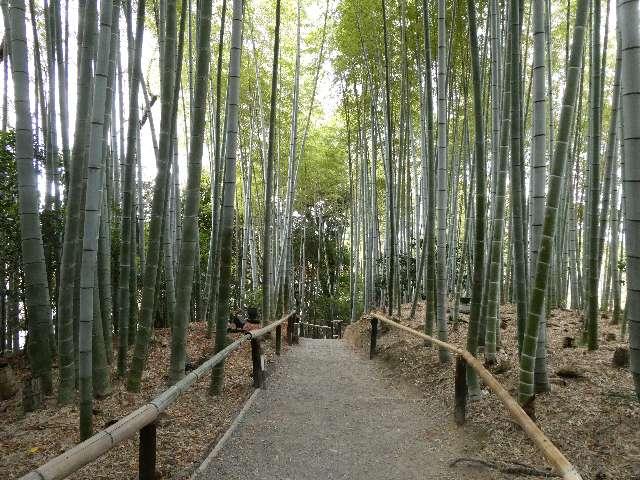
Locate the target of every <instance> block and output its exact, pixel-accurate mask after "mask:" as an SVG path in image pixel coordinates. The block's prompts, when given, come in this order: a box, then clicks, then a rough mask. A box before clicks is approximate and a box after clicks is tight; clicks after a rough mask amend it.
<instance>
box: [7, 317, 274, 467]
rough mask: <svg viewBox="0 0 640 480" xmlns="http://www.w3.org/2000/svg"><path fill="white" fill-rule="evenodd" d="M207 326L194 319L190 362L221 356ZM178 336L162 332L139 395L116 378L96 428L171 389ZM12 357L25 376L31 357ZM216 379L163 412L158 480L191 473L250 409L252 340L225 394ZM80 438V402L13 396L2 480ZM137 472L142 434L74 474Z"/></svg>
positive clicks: (232, 369) (233, 361)
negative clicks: (213, 389)
mask: <svg viewBox="0 0 640 480" xmlns="http://www.w3.org/2000/svg"><path fill="white" fill-rule="evenodd" d="M205 329H206V325H205V324H204V323H191V324H189V330H188V342H187V345H188V348H187V361H188V362H191V363H192V364H194V365H195V366H197V365H199V364H200V363H202V362H203V361H204V360H206V359H207V358H208V357H210V356H211V355H212V354H213V340H212V339H208V338H206V336H205ZM170 338H171V337H170V332H169V330H168V329H158V330H156V331H155V332H154V339H153V341H152V345H151V349H150V354H149V361H148V368H147V371H146V372H145V373H144V375H143V380H142V390H141V392H140V393H139V394H131V393H128V392H127V391H126V390H125V388H124V384H123V382H122V380H118V379H116V377H115V374H114V375H112V379H113V380H112V381H113V383H112V387H113V388H112V393H111V394H110V395H108V396H107V397H105V398H103V399H99V400H96V401H95V403H94V414H95V415H94V429H95V431H98V430H100V429H102V428H105V427H106V426H108V425H110V424H111V423H113V422H114V421H117V420H119V419H120V418H122V417H124V416H125V415H127V414H128V413H130V412H132V411H133V410H135V409H136V408H138V407H140V406H141V405H143V404H144V403H146V402H148V401H149V400H151V399H152V398H154V397H155V396H156V395H158V394H159V393H161V392H162V391H163V390H165V389H166V388H167V380H168V377H167V374H166V373H167V371H168V365H169V351H170V346H169V345H170ZM270 343H271V342H269V341H267V342H265V347H264V349H263V351H264V353H265V355H266V359H267V361H269V359H270V358H272V355H273V350H272V348H271V345H270ZM283 347H284V345H283ZM284 348H286V347H284ZM9 361H10V363H11V364H12V366H13V368H14V370H15V372H16V375H17V376H18V378H19V379H20V378H21V377H22V376H24V375H25V374H26V371H25V369H24V363H25V359H24V358H23V357H21V356H16V357H13V358H10V359H9ZM54 372H56V371H55V370H54ZM208 383H209V382H208V377H207V378H205V379H203V380H201V381H199V382H197V383H196V384H194V385H192V387H191V388H190V389H189V390H188V391H187V392H185V393H184V394H183V395H182V396H181V397H180V398H179V399H178V400H177V402H176V403H175V404H174V405H173V406H172V407H170V408H169V409H168V410H167V411H166V412H164V413H162V414H161V415H160V418H159V421H158V430H157V439H158V451H157V455H158V456H157V475H158V476H157V478H158V479H169V478H171V479H180V478H188V477H189V476H190V475H191V473H192V472H193V470H195V468H197V466H198V465H199V464H200V462H201V461H202V460H203V459H204V458H205V457H206V455H207V454H208V453H209V451H210V450H211V448H212V446H213V445H215V443H216V441H217V439H218V438H219V437H220V436H221V435H222V434H223V433H224V431H225V430H226V429H227V427H228V426H229V425H230V423H231V422H232V421H233V419H234V417H235V415H236V414H237V412H238V411H239V410H240V409H241V408H242V406H243V404H244V401H245V399H246V398H247V397H248V396H249V395H250V393H251V391H252V386H251V385H252V379H251V352H250V346H249V343H248V342H247V343H246V344H245V345H244V346H243V347H241V349H240V350H238V351H236V352H234V353H233V354H232V355H231V356H230V357H229V359H228V360H227V362H226V367H225V383H224V391H223V394H222V396H220V397H211V396H209V395H208V393H207V388H208ZM78 441H79V433H78V408H77V407H76V406H75V405H74V406H65V407H62V408H61V407H58V406H57V405H56V399H55V396H52V397H47V398H46V400H45V408H43V409H41V410H38V411H36V412H33V413H29V414H27V415H24V414H23V412H22V407H21V394H20V392H18V393H17V394H16V395H15V396H14V397H13V398H12V399H10V400H5V401H2V402H0V452H2V454H1V455H0V479H2V480H10V479H15V478H19V477H20V476H22V475H24V474H25V473H27V472H29V471H30V470H32V469H33V468H36V467H37V466H39V465H41V464H43V463H45V462H46V461H47V460H50V459H51V458H53V457H55V456H56V455H59V454H61V453H62V452H64V451H65V450H67V449H69V448H70V447H72V446H73V445H75V444H76V443H77V442H78ZM137 471H138V438H137V437H135V438H132V439H130V440H128V441H126V442H124V443H122V444H120V445H118V446H117V447H115V448H113V449H112V450H111V451H110V452H109V453H107V454H106V455H104V456H103V457H101V458H100V459H98V460H97V461H96V462H94V463H92V464H90V465H87V466H85V467H84V468H82V469H81V470H80V471H78V472H77V473H76V474H75V475H72V476H71V477H69V478H73V479H92V480H97V479H113V478H118V479H134V478H137Z"/></svg>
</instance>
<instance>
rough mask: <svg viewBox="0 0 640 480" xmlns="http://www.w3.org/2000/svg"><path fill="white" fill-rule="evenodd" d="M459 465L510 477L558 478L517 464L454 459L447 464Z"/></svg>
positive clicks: (546, 472)
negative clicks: (480, 468)
mask: <svg viewBox="0 0 640 480" xmlns="http://www.w3.org/2000/svg"><path fill="white" fill-rule="evenodd" d="M460 463H467V464H470V465H481V466H483V467H487V468H491V469H493V470H498V471H499V472H501V473H508V474H512V475H518V476H521V475H525V476H528V477H543V478H552V477H555V478H557V477H559V476H560V475H558V474H557V473H554V472H552V471H551V470H539V469H537V468H534V467H531V466H529V465H525V464H523V463H519V462H510V463H507V462H498V461H495V462H489V461H487V460H481V459H479V458H464V457H462V458H456V459H455V460H453V461H452V462H451V463H449V466H450V467H455V466H457V465H458V464H460Z"/></svg>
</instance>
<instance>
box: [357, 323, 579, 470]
mask: <svg viewBox="0 0 640 480" xmlns="http://www.w3.org/2000/svg"><path fill="white" fill-rule="evenodd" d="M369 318H370V321H371V345H370V352H369V357H370V358H373V356H375V354H376V345H377V335H378V321H380V322H382V323H385V324H387V325H389V326H391V327H394V328H397V329H399V330H403V331H405V332H407V333H410V334H411V335H414V336H416V337H420V338H422V339H424V340H426V341H427V342H429V343H431V344H432V345H437V346H438V347H440V348H443V349H445V350H448V351H449V352H451V353H454V354H456V355H457V360H456V382H455V384H456V386H455V405H456V407H455V408H456V412H455V416H456V421H457V422H458V423H463V422H464V411H465V404H466V394H467V384H466V365H469V366H470V367H471V368H473V369H474V370H475V372H476V373H477V374H478V376H479V377H480V378H482V380H483V381H484V383H485V385H486V386H487V387H489V389H491V391H492V392H493V393H494V394H495V395H496V397H498V399H499V400H500V401H501V402H502V404H503V405H504V406H505V407H506V408H507V410H508V411H509V413H510V414H511V416H512V417H513V418H514V420H515V421H516V422H517V423H518V425H520V426H521V427H522V429H523V430H524V432H525V433H526V434H527V436H528V437H529V438H530V439H531V440H532V441H533V443H534V444H535V445H536V447H538V449H539V450H540V452H541V453H542V454H543V455H544V457H545V458H546V459H547V461H548V462H549V463H550V464H551V466H552V467H553V468H554V469H555V470H556V471H557V473H558V474H560V475H561V476H562V478H564V479H565V480H582V477H581V476H580V473H578V470H577V469H576V467H574V466H573V465H572V464H571V462H569V460H568V459H567V457H565V456H564V455H563V453H562V452H561V451H560V450H558V448H557V447H556V446H555V445H554V444H553V443H552V442H551V440H549V438H547V436H546V435H545V434H544V433H543V432H542V430H540V428H539V427H538V426H537V425H536V424H535V422H534V421H533V420H531V418H530V417H529V415H527V413H526V412H525V411H524V410H523V409H522V407H521V406H520V405H519V404H518V402H517V401H516V400H514V398H513V397H512V396H511V395H510V394H509V392H508V391H507V390H506V389H505V388H504V387H503V386H502V385H501V384H500V382H498V380H496V378H495V377H494V376H493V375H492V374H491V372H490V371H489V370H487V369H486V368H485V367H484V365H482V363H481V362H480V361H479V360H478V359H477V358H476V357H474V356H473V355H471V353H470V352H468V351H467V350H463V349H461V348H458V347H456V346H454V345H451V344H450V343H446V342H443V341H441V340H438V339H437V338H434V337H431V336H430V335H427V334H425V333H422V332H419V331H417V330H414V329H413V328H410V327H407V326H405V325H401V324H399V323H397V322H394V321H393V320H391V319H389V318H387V317H385V316H384V315H380V314H378V313H371V314H369Z"/></svg>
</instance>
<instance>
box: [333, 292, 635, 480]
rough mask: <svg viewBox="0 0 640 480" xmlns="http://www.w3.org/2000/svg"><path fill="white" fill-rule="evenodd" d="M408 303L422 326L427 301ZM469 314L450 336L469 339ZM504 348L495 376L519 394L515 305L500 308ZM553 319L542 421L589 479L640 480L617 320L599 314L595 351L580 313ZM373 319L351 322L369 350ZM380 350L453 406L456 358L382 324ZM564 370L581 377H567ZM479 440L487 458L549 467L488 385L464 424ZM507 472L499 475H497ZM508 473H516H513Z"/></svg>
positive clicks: (478, 450)
mask: <svg viewBox="0 0 640 480" xmlns="http://www.w3.org/2000/svg"><path fill="white" fill-rule="evenodd" d="M409 310H410V305H405V306H403V308H402V318H401V319H400V322H401V323H403V324H405V325H409V326H411V327H413V328H416V329H419V330H422V328H423V325H424V324H423V321H424V320H423V317H424V306H423V305H420V306H419V308H418V310H417V313H416V316H415V319H414V320H409V319H408V316H409ZM467 320H468V317H467V316H466V315H465V314H461V322H460V323H459V325H458V328H457V329H454V328H453V327H452V326H450V329H449V341H450V342H451V343H453V344H455V345H458V346H461V347H463V346H464V343H465V341H466V330H467V323H466V322H467ZM501 320H502V325H501V334H502V348H501V350H500V352H499V362H498V365H497V367H494V369H493V370H494V375H495V376H496V378H497V379H498V380H499V381H500V382H501V383H502V384H503V385H504V386H505V387H506V388H507V390H509V391H510V392H511V394H512V395H513V396H514V397H515V396H516V393H517V380H518V358H517V339H516V330H515V306H513V305H505V306H503V307H502V308H501ZM548 322H549V339H550V348H549V374H550V381H551V387H552V390H551V392H549V393H546V394H539V395H538V396H537V398H536V416H537V422H538V425H539V426H540V427H541V428H542V430H543V431H544V432H545V434H546V435H547V436H548V437H549V438H550V439H551V440H552V441H553V442H554V443H555V445H556V446H557V447H558V448H559V449H560V450H561V451H562V452H563V453H564V454H565V455H566V456H567V457H568V458H569V460H570V461H571V462H572V463H573V464H574V465H576V466H577V467H578V469H579V471H580V472H581V473H582V475H583V478H585V479H636V480H640V403H638V401H637V399H636V397H635V394H634V393H633V382H632V378H631V374H630V373H629V371H628V369H626V368H617V367H614V366H613V365H612V357H613V352H614V350H615V349H616V347H618V346H624V345H625V343H624V342H620V334H619V327H618V326H611V325H609V320H608V318H606V317H603V318H602V321H601V323H600V324H601V331H600V334H601V342H600V348H599V349H598V350H597V351H594V352H590V351H588V350H587V349H586V348H584V347H583V346H581V345H580V342H579V339H580V325H581V318H580V315H579V313H576V312H573V311H568V310H554V311H552V312H551V315H550V318H549V319H548ZM369 336H370V324H369V321H368V320H365V319H361V320H359V321H358V322H357V323H355V324H354V325H352V326H350V327H348V328H347V330H346V332H345V338H346V339H347V341H349V342H350V343H352V344H353V345H355V346H356V347H358V348H360V349H361V350H363V351H364V352H368V348H369ZM564 337H572V338H574V339H575V342H574V343H575V346H573V347H571V348H564V347H563V338H564ZM378 346H379V355H378V356H379V358H381V359H382V361H385V362H386V363H387V364H388V365H390V366H391V367H392V368H393V369H394V370H395V371H397V372H398V373H399V374H400V375H402V376H403V377H405V378H406V379H407V380H409V381H411V382H412V383H413V384H414V385H416V387H418V388H420V389H421V390H422V391H423V393H424V395H425V396H429V397H434V398H435V399H439V401H440V403H441V404H442V406H443V413H445V412H446V413H447V414H448V415H451V413H452V411H453V391H454V386H453V375H454V369H453V366H452V364H451V363H450V364H449V365H440V364H439V363H438V352H437V350H435V349H434V348H432V347H428V346H424V342H423V341H422V340H421V339H419V338H416V337H411V336H410V335H408V334H406V333H404V332H402V331H399V330H394V329H393V328H391V329H389V328H387V327H386V326H385V327H384V328H383V329H382V332H381V337H380V339H379V340H378ZM563 370H565V371H566V370H570V371H574V372H575V373H577V374H578V378H567V377H566V376H565V373H564V372H563ZM461 428H463V429H465V430H467V431H468V432H469V433H470V434H472V435H469V438H470V439H472V440H470V441H473V442H474V444H475V445H474V452H475V454H474V457H475V458H478V459H482V460H486V461H503V462H508V463H517V462H521V463H525V464H528V465H532V466H536V467H537V468H540V469H544V468H546V467H547V464H546V461H545V459H544V458H543V457H542V455H541V454H540V453H539V452H538V450H537V449H536V448H535V447H534V445H533V444H532V443H531V442H530V441H529V439H528V437H526V435H525V434H524V433H523V432H522V430H521V429H520V427H519V426H518V425H517V424H515V422H513V421H512V420H511V418H510V416H509V413H508V412H507V410H506V409H505V408H504V407H502V405H501V403H500V402H499V401H498V400H497V399H496V398H495V396H494V395H493V394H492V393H491V392H490V391H489V390H488V389H483V395H482V398H481V399H480V400H477V401H474V402H471V403H469V404H468V407H467V423H466V424H465V425H464V426H463V427H461ZM496 478H502V475H498V474H497V476H496ZM505 478H517V476H509V477H505Z"/></svg>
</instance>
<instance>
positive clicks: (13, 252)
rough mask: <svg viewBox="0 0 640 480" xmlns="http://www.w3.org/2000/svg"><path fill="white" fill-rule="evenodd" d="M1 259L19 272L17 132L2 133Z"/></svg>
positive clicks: (0, 151) (0, 162)
mask: <svg viewBox="0 0 640 480" xmlns="http://www.w3.org/2000/svg"><path fill="white" fill-rule="evenodd" d="M0 225H2V228H1V229H0V258H2V261H3V262H5V263H7V264H8V268H9V269H10V270H12V271H17V270H18V267H19V264H20V256H21V254H20V215H19V211H18V177H17V172H16V160H15V132H14V131H13V130H9V131H7V132H0Z"/></svg>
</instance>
